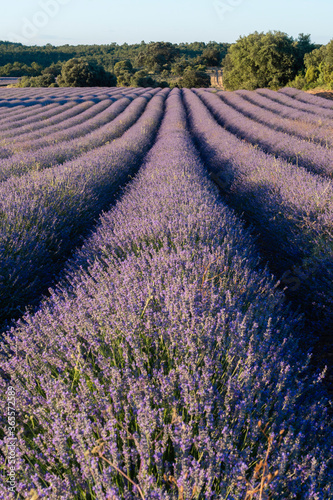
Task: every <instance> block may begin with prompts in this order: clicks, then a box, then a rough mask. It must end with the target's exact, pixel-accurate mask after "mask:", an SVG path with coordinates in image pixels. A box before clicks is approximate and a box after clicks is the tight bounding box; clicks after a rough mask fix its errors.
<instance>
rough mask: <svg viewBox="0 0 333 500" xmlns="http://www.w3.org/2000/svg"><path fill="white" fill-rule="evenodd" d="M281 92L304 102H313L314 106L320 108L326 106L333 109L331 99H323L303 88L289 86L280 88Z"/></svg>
mask: <svg viewBox="0 0 333 500" xmlns="http://www.w3.org/2000/svg"><path fill="white" fill-rule="evenodd" d="M279 92H280V93H282V94H285V95H287V96H289V97H292V98H294V99H295V100H297V101H300V102H301V103H302V104H304V103H306V104H312V105H314V106H319V107H320V108H326V109H330V110H332V111H333V103H332V101H330V100H326V99H321V98H320V97H317V96H315V95H311V94H307V93H306V92H302V91H301V90H297V89H293V88H288V87H285V88H283V89H280V90H279Z"/></svg>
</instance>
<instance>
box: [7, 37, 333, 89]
mask: <svg viewBox="0 0 333 500" xmlns="http://www.w3.org/2000/svg"><path fill="white" fill-rule="evenodd" d="M209 67H220V68H223V81H224V86H225V88H226V89H228V90H236V89H239V88H245V89H249V90H253V89H255V88H258V87H269V88H273V89H276V88H279V87H282V86H285V85H291V86H294V87H297V88H303V89H308V88H313V87H316V86H318V85H321V86H325V87H327V88H333V40H332V41H331V42H330V43H329V44H327V45H318V44H314V43H312V42H311V40H310V35H304V34H303V33H301V34H300V35H299V36H298V38H296V39H294V38H293V37H290V36H288V35H287V34H286V33H282V32H280V31H273V32H271V31H269V32H268V33H258V32H255V33H252V34H250V35H248V36H244V37H240V38H239V39H238V40H237V42H236V43H234V44H228V43H218V42H209V43H203V42H193V43H180V44H172V43H169V42H151V43H145V42H141V43H140V44H133V45H128V44H127V43H125V44H123V45H118V44H116V43H112V44H109V45H77V46H73V45H63V46H59V47H55V46H53V45H51V44H47V45H44V46H42V47H40V46H24V45H22V44H20V43H11V42H0V77H1V76H6V77H24V78H22V80H21V83H20V85H21V86H50V85H52V86H58V85H66V86H67V85H71V86H85V85H96V84H98V82H100V85H106V84H109V85H111V84H114V85H118V86H133V87H136V86H143V87H144V86H149V87H151V86H161V87H165V86H169V87H174V86H178V87H187V86H189V87H207V86H209V85H210V77H209V76H208V74H207V73H206V71H207V68H209ZM69 68H71V72H72V73H73V68H75V73H76V75H77V77H76V78H72V79H71V80H68V79H67V75H68V74H69ZM88 73H90V74H91V73H94V78H90V81H86V82H85V76H84V75H85V74H88Z"/></svg>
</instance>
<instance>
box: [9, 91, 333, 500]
mask: <svg viewBox="0 0 333 500" xmlns="http://www.w3.org/2000/svg"><path fill="white" fill-rule="evenodd" d="M186 94H188V95H190V94H191V92H190V91H186V92H185V96H186ZM191 95H192V96H193V98H195V99H197V101H198V102H199V103H200V101H199V100H198V98H197V97H196V96H195V95H194V94H191ZM151 103H153V100H152V101H151ZM143 116H144V115H143ZM202 118H203V119H204V116H203V117H202ZM133 128H134V127H132V129H133ZM132 129H130V130H132ZM129 132H130V131H129ZM137 133H138V130H136V134H137ZM66 272H67V275H66V277H64V278H63V279H62V281H61V282H60V284H59V286H58V287H57V289H55V290H53V291H52V292H51V296H50V298H49V299H47V300H46V301H44V303H43V304H42V305H41V308H40V310H39V311H38V312H37V313H36V314H35V315H30V314H26V315H25V317H24V319H23V321H21V322H20V323H18V324H17V325H16V327H15V328H14V329H12V330H11V331H10V332H8V333H7V335H6V337H5V342H4V344H3V353H2V370H3V372H2V373H3V374H4V376H3V377H2V378H0V384H1V386H2V387H1V389H2V391H1V394H2V399H1V404H5V402H4V394H5V390H6V387H7V384H8V381H7V379H6V376H10V377H11V383H12V384H15V387H16V388H17V400H18V404H19V412H18V415H19V416H18V418H19V428H20V431H19V433H18V471H17V482H18V487H17V489H18V491H19V492H20V493H21V494H22V495H26V494H27V493H28V492H29V491H30V490H31V489H32V488H33V489H35V490H36V493H37V494H38V496H40V497H41V498H48V499H50V500H53V499H58V498H62V499H71V498H85V497H86V496H87V495H88V494H89V492H90V494H91V496H92V498H96V499H99V500H102V499H103V500H104V499H105V500H106V499H107V498H110V496H111V495H113V496H114V497H115V498H117V499H118V498H119V499H120V498H121V499H131V500H134V499H138V498H141V497H140V496H139V491H138V488H136V489H135V488H133V485H132V484H130V483H129V481H127V480H125V479H124V477H123V476H122V475H121V474H120V473H119V472H117V469H116V468H115V467H117V468H118V470H121V471H123V473H124V474H126V475H127V476H129V478H130V479H131V480H132V481H133V482H134V483H135V484H136V485H137V486H138V487H139V488H140V491H142V492H143V495H144V498H145V499H147V500H148V499H160V500H162V499H163V500H176V499H179V498H183V499H184V500H190V499H191V498H192V499H193V498H198V499H199V498H202V499H207V500H208V499H213V498H216V499H222V498H223V499H226V500H239V499H240V498H244V497H245V494H246V491H248V490H249V483H247V480H248V481H250V483H251V484H252V487H256V486H257V485H258V484H260V481H261V478H260V477H255V473H254V467H255V464H256V463H258V462H259V461H260V460H261V459H262V458H264V456H265V454H266V453H267V447H268V442H267V439H266V438H265V436H264V434H263V432H262V431H261V429H260V426H259V425H258V423H259V422H260V421H261V422H263V426H264V425H266V424H267V433H269V436H270V439H272V443H273V444H272V448H271V451H270V453H269V456H268V460H267V468H268V471H269V472H270V473H272V474H273V473H275V472H276V476H274V479H273V480H272V481H271V483H270V484H269V486H268V487H267V488H265V490H266V491H265V493H266V494H267V495H268V494H269V493H270V494H271V496H272V497H273V498H281V499H282V498H288V499H290V500H293V499H294V500H298V499H302V500H329V499H330V498H331V497H332V494H333V490H332V479H333V477H332V464H331V457H332V451H333V449H332V431H331V428H330V426H329V418H328V415H327V408H326V407H327V401H326V396H325V392H324V390H323V389H322V387H321V378H322V377H321V375H316V376H314V375H311V374H310V372H309V371H308V368H307V365H308V359H307V357H306V355H303V356H300V351H299V348H298V345H297V336H298V335H299V334H300V332H301V329H302V321H301V320H300V318H298V317H296V316H294V315H293V314H292V313H291V312H290V310H289V308H288V307H287V306H286V305H285V303H284V301H283V295H282V294H281V293H280V292H278V291H277V290H276V287H275V285H274V281H272V279H271V277H270V276H269V274H268V273H267V271H265V270H261V265H260V260H259V258H258V255H257V253H256V250H255V247H254V244H253V241H252V238H251V236H250V234H249V232H248V231H245V230H244V228H243V226H242V224H241V223H240V222H239V220H238V219H237V217H236V216H235V215H234V214H233V213H232V212H231V211H230V210H229V209H228V208H227V207H226V205H225V204H223V203H222V202H221V200H220V198H219V195H218V192H217V190H216V188H215V187H214V186H213V184H212V182H211V181H210V180H209V177H208V175H207V172H206V169H205V166H204V165H203V164H202V163H201V160H200V157H199V154H198V152H197V150H196V149H195V147H194V144H193V142H192V139H191V136H190V133H189V131H188V130H187V125H186V113H185V109H184V106H183V104H182V100H181V92H180V91H179V90H173V91H172V92H171V94H170V96H169V97H168V98H167V100H166V112H165V115H164V118H163V121H162V125H161V128H160V131H159V134H158V137H157V140H156V142H155V144H154V146H153V148H152V149H151V151H150V152H149V154H148V156H147V158H146V161H145V164H144V165H143V167H142V168H141V170H140V172H139V174H138V175H137V176H136V178H135V179H134V180H133V182H132V183H131V184H130V185H129V186H128V187H127V189H126V192H125V194H124V196H123V197H122V199H121V200H120V201H119V202H118V203H117V205H116V207H114V208H113V209H112V210H111V211H110V212H108V213H106V214H104V215H103V217H102V218H101V220H100V223H99V225H98V227H97V230H96V232H95V233H94V234H93V235H91V237H90V238H89V239H88V240H86V242H85V245H84V246H83V248H82V249H81V250H80V251H78V252H77V253H76V255H75V257H74V258H73V259H72V260H71V261H70V262H69V263H68V265H67V271H66ZM13 353H16V354H13ZM267 435H268V434H267ZM98 440H102V441H103V445H102V444H101V446H102V448H103V453H104V457H105V458H106V459H107V460H108V462H109V463H107V462H105V461H103V460H102V459H99V458H98V457H97V456H96V455H94V454H93V453H92V451H93V450H94V448H95V447H96V446H97V445H98ZM0 448H1V452H2V455H3V457H5V456H6V437H5V436H4V437H2V439H1V442H0ZM102 448H100V449H101V450H102ZM2 460H4V458H2ZM110 464H111V465H110ZM0 491H1V492H2V494H3V495H6V494H7V495H8V493H7V492H6V491H5V490H4V488H2V489H0ZM80 492H81V493H80ZM92 492H93V493H92ZM7 498H9V497H8V496H7Z"/></svg>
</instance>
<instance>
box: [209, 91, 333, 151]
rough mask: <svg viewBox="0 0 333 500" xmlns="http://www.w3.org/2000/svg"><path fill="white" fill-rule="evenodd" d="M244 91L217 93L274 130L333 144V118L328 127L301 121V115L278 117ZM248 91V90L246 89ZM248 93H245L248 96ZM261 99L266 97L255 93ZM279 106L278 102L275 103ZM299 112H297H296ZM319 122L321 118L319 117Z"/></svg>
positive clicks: (243, 112) (247, 115)
mask: <svg viewBox="0 0 333 500" xmlns="http://www.w3.org/2000/svg"><path fill="white" fill-rule="evenodd" d="M241 92H242V91H238V92H217V95H221V94H222V95H221V97H222V99H223V100H224V102H226V103H227V104H229V105H230V106H232V107H233V108H235V109H236V110H237V111H239V112H240V113H242V114H243V115H245V116H246V117H248V118H251V119H252V120H255V121H257V122H259V123H262V124H263V125H266V126H268V127H269V128H272V129H274V130H278V131H280V132H285V133H288V134H291V135H295V136H296V137H298V138H300V139H303V140H308V141H313V142H315V143H319V144H320V145H322V146H330V147H332V145H333V120H332V121H330V126H329V127H326V128H321V127H319V126H318V123H316V124H309V123H304V122H302V121H301V117H300V116H298V120H291V119H289V118H288V119H287V118H284V117H283V118H282V117H277V116H276V114H275V113H271V112H270V111H268V110H267V108H261V107H260V105H259V102H258V101H257V100H253V101H252V103H251V102H249V101H248V100H247V99H246V98H243V95H242V94H241ZM245 92H246V91H245ZM247 92H248V94H250V96H253V94H254V92H249V91H247ZM246 95H247V94H245V97H246ZM255 96H257V98H258V99H259V101H260V98H261V99H264V98H263V97H262V96H260V95H259V94H255ZM275 104H276V105H277V107H278V104H277V103H275ZM296 113H297V112H296ZM318 122H319V119H318Z"/></svg>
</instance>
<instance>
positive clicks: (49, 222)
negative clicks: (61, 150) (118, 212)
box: [0, 89, 169, 322]
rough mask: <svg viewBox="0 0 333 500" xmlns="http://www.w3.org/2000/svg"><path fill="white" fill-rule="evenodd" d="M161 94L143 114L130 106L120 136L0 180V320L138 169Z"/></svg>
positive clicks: (29, 294) (43, 286)
mask: <svg viewBox="0 0 333 500" xmlns="http://www.w3.org/2000/svg"><path fill="white" fill-rule="evenodd" d="M168 92H169V90H168V89H165V90H162V91H160V92H159V93H157V94H156V95H155V96H154V97H153V98H152V99H151V100H150V102H148V104H147V106H146V108H145V110H144V112H143V114H142V115H141V113H142V110H143V107H142V105H141V107H139V108H135V107H133V108H132V110H131V112H132V113H133V116H132V121H131V120H130V119H129V117H128V116H127V117H126V118H127V121H126V126H125V127H120V130H121V133H123V135H122V136H121V137H120V138H118V139H114V140H113V141H111V142H110V143H109V144H106V145H104V146H101V147H98V148H96V149H93V150H92V151H90V152H88V153H85V154H84V155H82V156H80V157H79V158H77V159H74V160H70V161H67V162H65V163H64V164H63V165H57V166H54V167H52V168H49V169H47V170H44V171H42V172H31V173H30V174H26V175H23V176H22V177H19V178H18V177H16V178H15V177H12V178H10V179H8V180H7V181H6V182H3V183H1V184H0V249H1V255H2V259H1V263H0V275H1V282H0V297H1V306H2V307H1V314H0V319H1V322H3V321H4V320H5V319H6V318H7V319H10V318H11V317H12V316H15V315H17V314H18V312H20V310H21V309H20V308H21V307H24V306H25V305H28V304H34V303H35V301H36V299H37V298H38V296H39V295H40V293H41V292H43V291H46V290H47V288H48V286H50V284H51V283H52V280H53V279H54V275H55V274H56V273H58V272H59V271H60V270H61V268H62V265H63V262H64V259H66V257H68V255H69V252H70V251H71V250H72V249H73V248H75V246H76V245H78V244H79V243H80V241H81V238H82V235H84V234H87V232H88V231H89V230H90V229H91V227H92V225H93V223H94V221H95V219H96V217H97V216H98V215H99V213H100V212H101V210H104V209H105V208H107V207H109V206H110V204H111V202H112V201H113V199H114V196H115V194H116V193H117V191H118V190H119V187H120V186H121V185H122V184H124V183H126V182H127V181H128V178H129V175H130V174H132V173H134V172H135V171H136V170H137V169H138V168H139V167H140V164H141V162H142V159H143V156H144V154H145V153H146V152H147V150H148V149H149V148H150V147H151V145H152V143H153V141H154V138H155V135H156V132H157V130H158V127H159V125H160V121H161V118H162V116H163V111H164V101H165V98H166V96H167V94H168ZM138 99H140V98H138ZM143 99H144V101H145V103H146V99H145V98H143ZM134 102H135V101H134ZM133 104H134V103H133ZM140 115H141V116H140ZM133 122H135V123H134V124H133ZM130 125H132V126H131V127H130V128H129V130H127V131H126V132H125V130H126V128H127V127H129V126H130ZM124 132H125V133H124ZM115 136H116V137H119V133H118V134H117V133H115Z"/></svg>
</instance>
